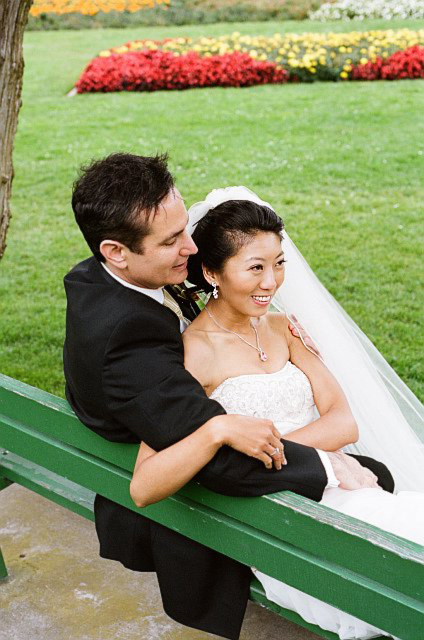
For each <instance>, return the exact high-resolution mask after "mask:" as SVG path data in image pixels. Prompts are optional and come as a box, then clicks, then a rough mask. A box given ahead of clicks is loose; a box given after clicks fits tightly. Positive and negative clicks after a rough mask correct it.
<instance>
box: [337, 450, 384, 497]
mask: <svg viewBox="0 0 424 640" xmlns="http://www.w3.org/2000/svg"><path fill="white" fill-rule="evenodd" d="M328 457H329V459H330V462H331V464H332V466H333V470H334V473H335V474H336V478H337V480H339V482H340V485H339V487H340V489H347V490H348V491H353V490H355V489H380V488H381V487H380V486H379V484H378V482H377V476H375V475H374V474H373V472H372V471H370V470H369V469H367V468H366V467H363V466H362V465H361V464H359V462H358V461H357V460H355V458H352V457H351V456H348V455H346V454H345V453H342V452H341V451H336V452H333V453H328Z"/></svg>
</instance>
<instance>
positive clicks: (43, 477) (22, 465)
mask: <svg viewBox="0 0 424 640" xmlns="http://www.w3.org/2000/svg"><path fill="white" fill-rule="evenodd" d="M0 474H2V475H3V477H4V478H6V479H7V480H8V481H9V482H15V483H17V484H20V485H21V486H23V487H26V488H27V489H30V490H31V491H35V492H36V493H38V494H39V495H41V496H43V497H44V498H48V499H49V500H51V501H52V502H55V503H56V504H59V505H60V506H62V507H65V508H66V509H68V510H69V511H73V512H74V513H77V514H78V515H80V516H83V517H84V518H86V519H88V520H92V521H93V522H94V513H93V505H94V496H95V493H93V491H90V490H89V489H85V488H83V487H81V486H80V485H79V484H77V483H76V482H70V481H69V480H65V478H63V477H61V476H59V475H58V474H56V473H52V472H51V471H47V470H46V469H45V468H44V467H40V466H39V465H37V464H34V463H33V462H29V461H28V460H26V459H25V458H21V457H19V456H16V455H14V454H13V453H6V452H4V451H3V452H0ZM0 498H1V497H0Z"/></svg>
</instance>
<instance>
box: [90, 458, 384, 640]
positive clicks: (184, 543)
mask: <svg viewBox="0 0 424 640" xmlns="http://www.w3.org/2000/svg"><path fill="white" fill-rule="evenodd" d="M352 457H354V458H356V459H357V460H358V462H360V463H361V464H362V466H364V467H368V468H369V469H370V470H371V471H372V472H373V473H374V474H375V475H376V476H377V478H378V482H379V484H380V486H381V487H382V488H383V489H385V490H386V491H389V492H393V489H394V481H393V478H392V475H391V473H390V472H389V470H388V469H387V467H386V466H385V465H384V464H382V463H381V462H377V461H376V460H373V459H372V458H368V457H366V456H358V455H353V456H352ZM95 514H96V528H97V533H98V536H99V541H100V555H101V556H102V557H104V558H108V559H111V560H118V561H120V562H121V563H122V564H123V565H124V566H125V567H127V568H128V569H132V570H135V571H156V572H157V576H158V582H159V588H160V592H161V596H162V602H163V607H164V610H165V611H166V613H167V614H168V615H169V616H170V617H171V618H173V619H174V620H177V621H178V622H180V623H182V624H185V625H187V626H189V627H194V628H197V629H203V630H206V631H209V632H213V633H215V634H217V635H220V636H223V637H224V638H229V639H230V640H237V639H238V638H239V634H240V629H241V625H242V622H243V617H244V611H245V608H246V603H247V600H248V597H249V589H250V582H251V579H252V572H251V570H250V567H247V566H245V565H242V564H240V563H238V562H236V561H234V560H232V559H231V558H228V557H226V556H223V555H222V554H220V553H217V552H216V551H212V550H211V549H208V548H207V547H205V546H203V545H201V544H199V543H198V542H194V541H193V540H189V539H188V538H186V537H185V536H182V535H181V534H179V533H177V532H175V531H171V530H170V529H168V528H166V527H164V526H162V525H160V524H157V523H155V522H152V521H150V520H148V519H147V518H145V517H144V516H142V515H140V514H138V513H135V512H134V511H130V510H129V509H126V508H124V507H121V506H119V505H117V504H115V503H113V502H111V501H110V500H108V499H107V498H103V497H102V496H97V497H96V502H95ZM282 526H283V525H282ZM106 532H107V533H106ZM165 549H166V553H164V550H165ZM199 576H201V577H202V578H201V580H199ZM283 578H284V576H283Z"/></svg>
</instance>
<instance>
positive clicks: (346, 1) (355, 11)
mask: <svg viewBox="0 0 424 640" xmlns="http://www.w3.org/2000/svg"><path fill="white" fill-rule="evenodd" d="M309 18H310V19H311V20H322V21H323V22H325V21H327V20H366V19H370V18H371V19H374V18H377V19H379V18H382V19H383V20H395V19H401V20H404V19H407V18H413V19H416V20H419V19H421V18H424V0H336V1H335V2H325V3H324V4H322V5H321V6H320V8H319V9H317V10H316V11H312V12H311V13H310V14H309Z"/></svg>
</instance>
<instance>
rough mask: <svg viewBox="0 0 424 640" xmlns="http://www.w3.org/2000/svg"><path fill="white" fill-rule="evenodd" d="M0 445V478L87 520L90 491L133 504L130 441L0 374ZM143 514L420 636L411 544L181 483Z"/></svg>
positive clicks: (423, 598)
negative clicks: (104, 432)
mask: <svg viewBox="0 0 424 640" xmlns="http://www.w3.org/2000/svg"><path fill="white" fill-rule="evenodd" d="M0 446H2V447H4V448H5V449H8V450H9V451H10V452H11V453H10V454H6V455H3V456H2V457H0V476H3V477H4V478H6V479H7V480H8V481H14V482H19V483H20V484H23V485H24V486H26V487H28V488H31V489H33V490H34V491H37V492H39V493H41V494H42V495H44V496H46V497H48V498H50V499H52V500H54V501H55V502H58V503H59V504H62V505H63V506H66V507H67V508H69V509H72V510H73V511H76V512H77V513H80V514H81V515H83V516H85V517H91V518H92V505H91V504H90V501H91V502H92V498H93V494H92V492H98V493H101V494H102V495H105V496H106V497H108V498H110V499H111V500H114V501H115V502H117V503H119V504H122V505H123V506H126V507H128V508H130V509H133V510H134V511H138V509H137V508H136V507H135V506H134V504H133V503H132V501H131V499H130V496H129V481H130V478H131V471H132V468H133V464H134V460H135V456H136V454H137V449H138V447H137V446H136V445H120V444H115V443H110V442H107V441H105V440H103V439H102V438H99V437H98V436H96V435H95V434H93V433H91V432H90V431H89V430H88V429H87V428H86V427H84V426H83V425H81V423H79V421H78V420H77V419H76V417H75V415H74V414H73V413H72V411H71V410H70V408H69V406H68V405H67V403H66V402H64V401H63V400H60V399H58V398H55V397H54V396H51V395H49V394H47V393H45V392H42V391H39V390H37V389H33V388H32V387H28V386H27V385H24V384H23V383H19V382H17V381H14V380H11V379H10V378H6V377H4V376H0ZM55 474H56V475H55ZM143 515H145V516H147V517H149V518H151V519H152V520H155V521H156V522H159V523H161V524H164V525H165V526H168V527H170V528H172V529H174V530H176V531H179V532H180V533H182V534H183V535H186V536H188V537H190V538H192V539H194V540H197V541H199V542H201V543H203V544H205V545H207V546H209V547H211V548H213V549H216V550H217V551H220V552H221V553H224V554H226V555H228V556H230V557H232V558H235V559H236V560H239V561H240V562H243V563H245V564H247V565H250V566H252V565H254V566H256V567H257V568H258V569H259V570H261V571H263V572H264V573H267V574H269V575H271V576H274V577H276V578H279V579H284V581H285V582H287V583H288V584H290V585H292V586H294V587H297V588H298V589H301V590H303V591H305V592H306V593H310V594H311V595H314V596H316V597H319V598H321V599H322V600H324V601H326V602H329V603H330V604H332V605H334V606H336V607H339V608H340V609H342V610H344V611H347V612H348V613H351V614H353V615H356V616H358V617H360V618H362V619H364V620H366V621H368V622H370V623H371V624H374V625H375V626H377V627H380V628H383V629H385V630H387V631H388V632H390V633H392V634H393V635H395V636H398V637H401V638H402V639H403V640H416V638H417V637H424V580H423V577H424V548H423V547H421V546H419V545H416V544H414V543H412V542H408V541H406V540H403V539H401V538H398V537H397V536H394V535H391V534H388V533H385V532H383V531H381V530H379V529H376V528H375V527H372V526H369V525H366V524H364V523H361V522H359V521H357V520H355V519H352V518H349V517H347V516H344V515H342V514H339V513H337V512H334V511H332V510H331V509H327V508H326V507H322V506H320V505H317V504H315V503H313V502H311V501H309V500H307V499H305V498H302V497H300V496H295V495H293V494H290V493H282V494H275V495H273V496H264V497H262V498H229V497H226V496H222V495H218V494H215V493H212V492H209V491H207V490H206V489H204V488H202V487H200V486H199V485H197V484H195V483H190V484H189V485H188V486H187V487H185V488H184V489H183V490H181V491H180V492H179V493H178V494H177V495H175V496H172V497H171V498H168V499H167V500H164V501H162V502H160V503H158V504H156V505H151V506H150V507H147V508H146V509H143ZM252 597H253V598H254V599H256V600H257V601H259V602H262V603H263V604H266V606H268V607H269V608H271V609H272V610H274V611H277V612H278V613H280V614H282V615H285V616H286V617H289V618H290V619H295V618H296V614H292V613H290V614H289V613H287V612H285V611H283V610H282V609H279V608H278V607H276V605H273V604H272V603H268V602H267V601H266V599H265V602H264V600H263V598H265V596H264V595H263V593H262V595H261V594H260V592H259V591H258V589H257V588H256V589H255V588H252ZM261 598H262V599H261ZM293 616H294V617H293ZM296 621H297V622H299V620H296ZM301 623H302V624H303V626H306V627H307V628H311V627H309V626H308V625H307V624H306V623H303V622H301ZM313 630H314V631H315V632H316V633H320V635H322V636H323V637H326V638H329V639H332V638H334V636H332V635H331V634H330V635H325V632H320V631H318V630H317V629H316V628H313Z"/></svg>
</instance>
